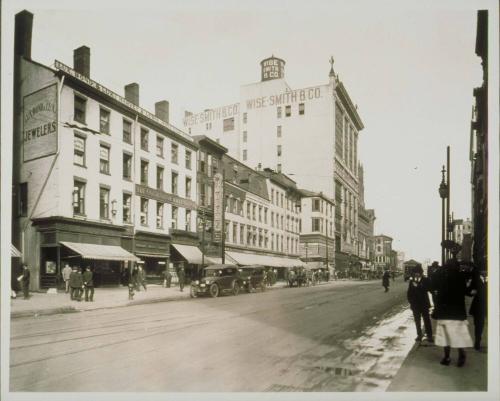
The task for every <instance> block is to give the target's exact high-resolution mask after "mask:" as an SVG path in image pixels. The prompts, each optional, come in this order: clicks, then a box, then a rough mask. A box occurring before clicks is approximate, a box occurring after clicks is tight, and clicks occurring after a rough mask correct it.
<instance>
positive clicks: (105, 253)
mask: <svg viewBox="0 0 500 401" xmlns="http://www.w3.org/2000/svg"><path fill="white" fill-rule="evenodd" d="M60 244H62V245H64V246H65V247H66V248H69V249H71V250H72V251H73V252H76V253H78V254H79V255H80V256H81V257H82V259H89V260H114V261H122V262H138V261H140V259H139V258H138V257H137V256H135V255H133V254H131V253H130V252H128V251H127V250H125V249H123V248H122V247H120V246H116V245H99V244H86V243H81V242H68V241H61V242H60Z"/></svg>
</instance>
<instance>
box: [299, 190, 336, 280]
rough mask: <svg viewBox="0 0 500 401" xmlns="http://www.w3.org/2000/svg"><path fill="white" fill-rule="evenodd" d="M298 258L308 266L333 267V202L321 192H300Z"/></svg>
mask: <svg viewBox="0 0 500 401" xmlns="http://www.w3.org/2000/svg"><path fill="white" fill-rule="evenodd" d="M301 192H302V200H301V213H302V230H301V233H300V257H301V259H302V260H303V261H304V262H306V264H307V265H309V266H315V265H316V266H317V267H327V268H328V269H329V270H330V271H331V270H332V269H333V268H334V266H335V202H334V201H333V199H330V198H328V197H326V196H325V195H324V194H323V193H322V192H312V191H308V190H305V189H303V190H301Z"/></svg>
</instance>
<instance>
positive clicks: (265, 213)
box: [264, 207, 267, 224]
mask: <svg viewBox="0 0 500 401" xmlns="http://www.w3.org/2000/svg"><path fill="white" fill-rule="evenodd" d="M264 223H266V224H267V207H266V208H264Z"/></svg>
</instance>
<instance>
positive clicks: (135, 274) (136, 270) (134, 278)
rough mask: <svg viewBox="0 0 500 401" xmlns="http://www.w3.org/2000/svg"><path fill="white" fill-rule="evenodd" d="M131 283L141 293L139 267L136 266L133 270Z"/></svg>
mask: <svg viewBox="0 0 500 401" xmlns="http://www.w3.org/2000/svg"><path fill="white" fill-rule="evenodd" d="M130 282H131V283H132V285H133V286H134V289H135V290H136V291H139V292H140V291H141V288H140V284H139V267H138V266H137V265H134V268H133V269H132V275H131V277H130Z"/></svg>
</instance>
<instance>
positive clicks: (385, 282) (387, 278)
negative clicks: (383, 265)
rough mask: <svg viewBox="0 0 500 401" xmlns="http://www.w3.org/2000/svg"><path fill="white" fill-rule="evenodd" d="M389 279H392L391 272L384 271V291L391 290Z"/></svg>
mask: <svg viewBox="0 0 500 401" xmlns="http://www.w3.org/2000/svg"><path fill="white" fill-rule="evenodd" d="M389 279H390V274H389V271H388V270H385V271H384V274H383V275H382V287H384V288H385V291H384V292H388V291H389Z"/></svg>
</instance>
